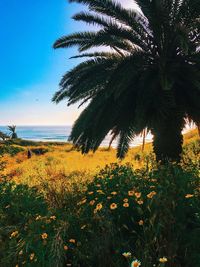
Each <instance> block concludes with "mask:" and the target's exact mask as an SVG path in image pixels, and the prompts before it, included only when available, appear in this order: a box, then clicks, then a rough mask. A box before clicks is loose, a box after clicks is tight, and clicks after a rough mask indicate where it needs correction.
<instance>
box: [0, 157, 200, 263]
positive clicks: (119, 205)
mask: <svg viewBox="0 0 200 267" xmlns="http://www.w3.org/2000/svg"><path fill="white" fill-rule="evenodd" d="M150 166H154V167H151V168H152V169H150ZM199 181H200V180H199V173H198V169H197V168H196V165H195V163H193V165H192V167H188V165H187V164H186V163H185V164H183V165H177V164H169V165H168V166H157V167H155V164H154V163H151V162H150V161H149V159H148V167H146V168H144V169H142V170H133V168H132V166H130V165H118V164H112V165H110V166H106V168H105V169H103V170H102V171H101V172H100V173H99V174H98V175H96V176H95V177H94V181H93V182H92V183H90V184H89V185H88V186H87V187H86V191H85V185H82V186H81V185H79V186H76V187H75V188H74V190H72V189H70V190H68V189H67V188H66V190H65V191H64V190H63V191H62V194H61V195H59V193H58V195H56V193H55V192H54V190H53V191H52V188H51V187H47V188H46V191H44V190H43V191H44V193H45V198H44V196H43V195H41V194H40V193H39V192H38V190H36V189H35V188H29V187H27V186H24V185H15V184H12V183H7V182H4V183H1V184H0V247H1V251H0V266H2V267H10V266H16V265H18V266H20V267H21V266H28V267H29V266H36V267H62V266H73V267H79V266H81V267H94V266H95V267H104V266H105V267H122V266H123V267H126V266H127V267H128V266H130V263H131V262H132V261H136V260H138V261H140V262H141V266H142V267H152V266H155V267H165V266H166V267H172V266H173V267H174V266H175V267H199V266H200V239H199V236H200V197H199V196H200V190H199V188H200V184H199ZM81 188H82V191H81V190H80V189H81ZM125 252H126V254H124V253H125ZM123 254H124V255H123ZM159 260H160V261H163V262H160V261H159ZM165 261H166V262H165ZM70 264H71V265H70Z"/></svg>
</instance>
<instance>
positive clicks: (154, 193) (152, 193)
mask: <svg viewBox="0 0 200 267" xmlns="http://www.w3.org/2000/svg"><path fill="white" fill-rule="evenodd" d="M156 194H157V193H156V192H155V191H152V192H150V193H149V194H148V195H147V197H148V198H153V197H154V196H155V195H156Z"/></svg>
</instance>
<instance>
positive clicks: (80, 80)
mask: <svg viewBox="0 0 200 267" xmlns="http://www.w3.org/2000/svg"><path fill="white" fill-rule="evenodd" d="M69 2H77V3H82V4H85V5H87V6H88V7H89V10H90V12H81V13H78V14H76V15H74V17H73V19H74V20H76V21H83V22H86V23H88V24H90V25H94V24H95V25H97V26H98V29H99V30H97V31H89V32H88V31H87V32H78V33H73V34H70V35H68V36H64V37H62V38H60V39H58V40H57V41H56V42H55V44H54V48H68V47H72V46H78V48H79V52H85V51H87V50H90V49H91V48H96V47H97V48H99V49H98V51H99V50H100V51H99V52H88V53H83V54H82V53H81V54H79V55H77V56H75V57H74V58H83V57H86V58H92V59H88V60H86V61H84V62H83V63H80V64H79V65H78V66H76V67H75V68H73V69H72V70H71V71H69V72H67V73H66V74H65V75H64V76H63V78H62V80H61V82H60V90H59V91H58V92H56V94H55V95H54V97H53V101H54V102H56V103H58V102H60V101H62V100H63V99H66V98H67V99H68V105H71V104H74V103H76V102H79V101H82V103H86V102H87V101H90V102H89V105H88V106H87V108H85V110H84V111H83V112H82V114H81V115H80V117H79V119H78V120H77V121H76V123H75V124H74V127H73V130H72V133H71V140H72V141H73V142H74V144H76V145H77V146H79V147H80V148H81V150H82V152H83V153H87V152H88V151H89V150H93V151H96V149H97V148H98V147H99V145H100V144H101V142H102V140H103V139H104V137H105V136H106V134H107V133H108V132H109V131H110V130H111V131H112V133H113V136H114V137H115V138H116V137H117V136H119V142H118V153H117V155H118V157H120V158H123V157H124V155H125V153H126V152H127V151H128V148H129V144H130V142H131V140H132V139H133V138H134V136H135V135H136V134H139V133H142V131H143V129H145V128H147V129H148V131H151V132H152V133H153V135H154V142H153V147H154V152H155V154H156V157H157V160H163V159H166V158H168V159H172V160H179V159H180V154H181V151H182V142H183V139H182V134H181V132H182V129H183V127H184V124H185V119H186V118H187V119H189V120H192V121H194V122H195V123H196V124H197V125H198V124H199V122H200V102H199V101H200V91H199V81H200V80H199V49H198V48H199V42H200V40H199V36H200V35H199V30H200V24H199V14H200V6H199V3H198V1H194V0H187V1H181V0H160V1H150V0H147V1H140V0H137V1H135V2H136V3H137V4H138V5H139V7H140V8H141V11H142V12H141V11H138V10H132V9H130V10H127V9H125V8H123V7H122V6H121V5H120V4H119V3H116V2H114V1H112V0H105V1H101V0H70V1H69ZM102 46H104V47H108V48H110V49H111V50H110V51H109V52H108V51H107V52H102V51H101V47H102Z"/></svg>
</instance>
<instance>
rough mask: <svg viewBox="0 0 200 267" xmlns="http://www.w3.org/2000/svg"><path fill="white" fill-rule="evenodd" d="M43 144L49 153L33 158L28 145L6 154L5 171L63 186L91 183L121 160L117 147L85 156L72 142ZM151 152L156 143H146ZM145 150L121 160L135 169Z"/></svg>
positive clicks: (21, 178) (32, 183) (136, 150)
mask: <svg viewBox="0 0 200 267" xmlns="http://www.w3.org/2000/svg"><path fill="white" fill-rule="evenodd" d="M197 138H198V135H197V130H194V131H191V132H189V133H187V134H186V135H185V138H184V139H185V143H188V142H191V141H194V140H196V139H197ZM39 147H41V145H40V146H39ZM43 147H44V148H48V152H47V153H46V154H44V155H40V156H36V155H33V156H32V158H31V159H28V158H27V147H25V148H24V149H25V151H24V152H20V153H19V154H17V155H16V156H14V157H11V156H9V155H5V156H4V157H3V160H4V161H5V162H6V168H5V170H4V174H6V175H7V176H8V177H10V179H12V180H13V181H15V182H17V183H27V184H29V185H30V186H35V185H40V184H41V183H45V182H47V181H51V182H52V183H54V182H55V183H56V184H57V187H60V186H63V185H65V186H66V185H69V184H71V183H81V182H87V181H89V180H91V179H92V177H93V176H94V174H95V173H97V172H98V171H99V170H100V169H101V168H103V167H104V166H105V165H106V164H110V163H113V162H118V163H119V160H118V159H116V150H115V149H111V150H109V151H108V150H107V149H105V148H100V149H99V150H98V151H97V152H96V153H95V154H93V153H89V154H88V155H82V154H81V153H80V152H78V151H76V150H72V149H71V148H72V146H71V145H69V144H63V145H56V144H55V145H50V146H49V145H48V144H43ZM30 148H31V147H30ZM34 148H35V147H34ZM150 151H152V145H151V144H146V146H145V150H144V153H145V154H148V153H149V152H150ZM144 153H142V149H141V147H136V148H132V149H130V150H129V152H128V155H127V157H126V158H125V159H124V160H123V161H121V163H127V162H131V163H132V164H133V165H134V168H140V167H142V166H143V164H144V162H143V161H142V160H138V159H135V156H136V155H138V154H139V155H140V156H142V155H143V154H144Z"/></svg>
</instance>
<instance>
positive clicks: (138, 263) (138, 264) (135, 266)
mask: <svg viewBox="0 0 200 267" xmlns="http://www.w3.org/2000/svg"><path fill="white" fill-rule="evenodd" d="M140 265H141V262H140V261H138V260H135V261H133V262H132V263H131V267H139V266H140Z"/></svg>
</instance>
